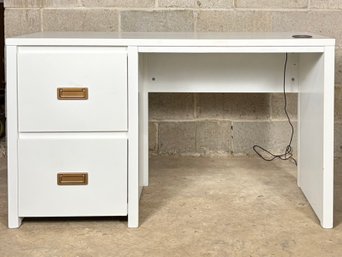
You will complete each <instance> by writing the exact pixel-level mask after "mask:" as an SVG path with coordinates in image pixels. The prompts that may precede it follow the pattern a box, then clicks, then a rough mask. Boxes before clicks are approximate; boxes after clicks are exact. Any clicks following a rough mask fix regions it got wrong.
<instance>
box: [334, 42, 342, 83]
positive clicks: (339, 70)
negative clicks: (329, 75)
mask: <svg viewBox="0 0 342 257" xmlns="http://www.w3.org/2000/svg"><path fill="white" fill-rule="evenodd" d="M335 58H336V59H335V60H336V64H335V83H336V84H342V48H337V49H336V54H335Z"/></svg>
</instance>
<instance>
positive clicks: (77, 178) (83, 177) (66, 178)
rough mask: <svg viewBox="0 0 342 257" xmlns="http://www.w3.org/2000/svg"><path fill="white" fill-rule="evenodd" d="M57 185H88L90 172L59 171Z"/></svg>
mask: <svg viewBox="0 0 342 257" xmlns="http://www.w3.org/2000/svg"><path fill="white" fill-rule="evenodd" d="M57 185H59V186H86V185H88V173H86V172H82V173H81V172H80V173H58V174H57Z"/></svg>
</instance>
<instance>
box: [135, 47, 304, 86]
mask: <svg viewBox="0 0 342 257" xmlns="http://www.w3.org/2000/svg"><path fill="white" fill-rule="evenodd" d="M141 56H142V58H143V60H144V61H143V63H144V70H145V75H144V78H145V85H146V88H147V90H148V91H149V92H199V93H201V92H213V93H215V92H220V93H222V92H229V93H255V92H258V93H269V92H274V93H277V92H282V91H283V67H284V60H285V54H284V53H259V54H257V53H248V54H246V53H201V54H198V53H197V54H196V53H187V54H186V53H171V54H170V53H145V54H141ZM287 67H288V68H287V75H286V78H287V91H288V92H298V82H297V80H298V79H297V77H298V54H290V55H289V61H288V66H287Z"/></svg>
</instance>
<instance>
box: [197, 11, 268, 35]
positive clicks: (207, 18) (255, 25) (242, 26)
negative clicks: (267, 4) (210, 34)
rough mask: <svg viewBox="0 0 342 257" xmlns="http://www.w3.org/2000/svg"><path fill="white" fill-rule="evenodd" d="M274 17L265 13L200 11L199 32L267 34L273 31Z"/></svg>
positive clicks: (198, 19) (198, 18) (198, 17)
mask: <svg viewBox="0 0 342 257" xmlns="http://www.w3.org/2000/svg"><path fill="white" fill-rule="evenodd" d="M271 21H272V15H271V13H270V12H265V11H230V10H228V11H200V12H199V13H198V16H197V31H198V32H201V31H203V32H207V31H214V32H215V31H216V32H225V31H232V32H258V31H259V32H265V31H271V29H272V23H271Z"/></svg>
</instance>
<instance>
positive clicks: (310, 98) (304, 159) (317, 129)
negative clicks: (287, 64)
mask: <svg viewBox="0 0 342 257" xmlns="http://www.w3.org/2000/svg"><path fill="white" fill-rule="evenodd" d="M333 62H334V58H333V54H332V53H331V50H328V52H325V53H324V54H302V55H300V61H299V66H300V67H299V70H300V81H299V83H300V84H299V85H300V86H299V117H300V120H299V127H300V129H299V133H300V135H299V138H300V142H299V144H300V147H299V157H300V159H299V167H298V168H299V176H300V177H299V184H300V186H301V189H302V191H303V193H304V195H305V197H306V198H307V200H308V201H309V203H310V204H311V206H312V208H313V210H314V211H315V213H316V215H317V217H318V219H319V220H320V222H321V225H322V227H324V228H331V227H332V226H333V127H334V111H333V103H334V82H333V77H334V75H333V71H331V70H334V66H333V65H332V63H333Z"/></svg>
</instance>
